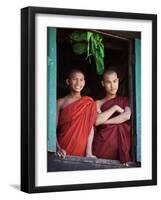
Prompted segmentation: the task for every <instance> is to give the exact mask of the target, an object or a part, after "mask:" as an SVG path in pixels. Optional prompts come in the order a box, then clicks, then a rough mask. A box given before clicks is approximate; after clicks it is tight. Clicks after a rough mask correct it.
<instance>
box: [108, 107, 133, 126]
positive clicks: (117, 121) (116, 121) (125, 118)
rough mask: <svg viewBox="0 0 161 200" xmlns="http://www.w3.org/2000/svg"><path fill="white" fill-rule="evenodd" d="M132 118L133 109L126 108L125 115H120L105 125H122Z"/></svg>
mask: <svg viewBox="0 0 161 200" xmlns="http://www.w3.org/2000/svg"><path fill="white" fill-rule="evenodd" d="M130 117H131V109H130V107H125V110H124V112H123V113H120V114H119V115H118V116H116V117H113V118H111V119H108V120H106V121H105V122H104V124H121V123H123V122H126V121H128V120H129V119H130Z"/></svg>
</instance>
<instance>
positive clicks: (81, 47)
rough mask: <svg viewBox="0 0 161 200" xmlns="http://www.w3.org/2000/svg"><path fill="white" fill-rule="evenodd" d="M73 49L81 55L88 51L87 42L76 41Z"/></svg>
mask: <svg viewBox="0 0 161 200" xmlns="http://www.w3.org/2000/svg"><path fill="white" fill-rule="evenodd" d="M73 51H74V53H76V54H78V55H81V54H83V53H85V52H86V51H87V44H86V43H75V44H73Z"/></svg>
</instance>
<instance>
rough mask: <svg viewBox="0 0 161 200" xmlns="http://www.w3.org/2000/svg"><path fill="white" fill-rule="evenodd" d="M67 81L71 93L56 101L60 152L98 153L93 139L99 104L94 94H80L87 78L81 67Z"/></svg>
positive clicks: (63, 154) (62, 154) (64, 153)
mask: <svg viewBox="0 0 161 200" xmlns="http://www.w3.org/2000/svg"><path fill="white" fill-rule="evenodd" d="M66 83H67V85H68V86H69V90H70V91H69V94H68V95H67V96H65V97H63V98H61V99H58V101H57V124H58V142H57V155H58V156H59V157H61V156H62V157H64V156H65V155H66V154H67V155H74V156H89V157H95V156H93V154H92V141H93V137H94V129H93V125H94V123H95V120H96V104H95V102H94V101H93V99H92V98H90V97H88V96H81V91H82V89H83V88H84V86H85V79H84V74H83V73H82V72H81V71H80V70H77V69H76V70H72V71H71V72H70V74H69V76H68V78H67V79H66Z"/></svg>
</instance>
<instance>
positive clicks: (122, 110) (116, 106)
mask: <svg viewBox="0 0 161 200" xmlns="http://www.w3.org/2000/svg"><path fill="white" fill-rule="evenodd" d="M115 109H116V111H117V112H119V113H123V112H124V109H122V108H121V107H120V106H118V105H115Z"/></svg>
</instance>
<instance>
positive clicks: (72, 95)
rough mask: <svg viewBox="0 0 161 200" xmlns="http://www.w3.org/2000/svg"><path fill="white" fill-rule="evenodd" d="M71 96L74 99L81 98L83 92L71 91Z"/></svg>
mask: <svg viewBox="0 0 161 200" xmlns="http://www.w3.org/2000/svg"><path fill="white" fill-rule="evenodd" d="M68 97H69V98H72V99H80V98H81V94H80V93H79V92H72V91H71V92H70V93H69V95H68Z"/></svg>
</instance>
